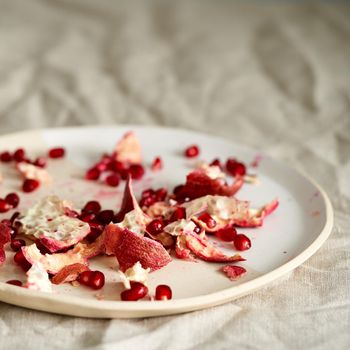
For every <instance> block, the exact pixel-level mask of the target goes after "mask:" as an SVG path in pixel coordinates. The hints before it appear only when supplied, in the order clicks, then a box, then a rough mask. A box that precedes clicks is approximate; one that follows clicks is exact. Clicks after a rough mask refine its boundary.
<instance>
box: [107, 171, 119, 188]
mask: <svg viewBox="0 0 350 350" xmlns="http://www.w3.org/2000/svg"><path fill="white" fill-rule="evenodd" d="M105 181H106V184H107V185H108V186H111V187H117V186H118V185H119V176H118V175H117V174H111V175H108V176H107V177H106V180H105Z"/></svg>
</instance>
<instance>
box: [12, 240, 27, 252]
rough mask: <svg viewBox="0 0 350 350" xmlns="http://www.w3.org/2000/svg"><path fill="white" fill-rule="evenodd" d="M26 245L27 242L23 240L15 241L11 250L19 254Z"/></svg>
mask: <svg viewBox="0 0 350 350" xmlns="http://www.w3.org/2000/svg"><path fill="white" fill-rule="evenodd" d="M25 245H26V241H25V240H23V239H13V240H12V241H11V249H12V250H13V251H14V252H18V251H19V250H20V249H21V248H22V247H24V246H25Z"/></svg>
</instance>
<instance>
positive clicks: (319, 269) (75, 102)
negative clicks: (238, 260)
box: [0, 0, 350, 350]
mask: <svg viewBox="0 0 350 350" xmlns="http://www.w3.org/2000/svg"><path fill="white" fill-rule="evenodd" d="M349 18H350V4H349V3H347V2H346V1H339V2H337V1H328V2H326V1H324V2H319V3H316V2H313V3H305V2H300V1H289V2H288V1H264V2H263V1H257V0H256V1H252V0H251V1H240V2H236V1H178V0H176V1H143V2H138V3H136V2H133V1H120V2H118V1H113V0H110V1H107V0H98V1H97V0H96V1H92V0H80V1H75V0H51V1H39V0H30V1H29V0H27V1H19V0H7V1H6V0H5V1H3V0H0V133H1V134H4V133H8V132H12V131H15V130H21V129H28V128H39V127H40V128H41V127H52V126H65V125H83V124H95V123H96V124H97V123H98V124H104V123H139V124H160V125H167V126H181V127H184V128H189V129H197V130H200V131H205V132H209V133H212V134H216V135H221V136H223V137H226V138H229V139H232V140H234V141H235V142H242V143H244V144H247V145H250V146H255V147H258V148H260V149H263V150H264V151H266V152H268V153H270V154H271V155H273V156H275V157H277V158H280V159H284V160H287V161H288V162H289V163H290V164H292V165H294V166H295V167H298V168H301V169H303V170H304V171H306V172H307V173H309V174H310V175H311V176H312V177H314V178H315V179H316V180H317V181H318V182H319V183H320V184H321V185H322V186H323V187H324V188H325V190H326V191H327V192H328V194H329V195H330V197H331V200H332V203H333V205H334V208H335V227H334V229H333V232H332V234H331V237H330V238H329V239H328V241H327V242H326V243H325V244H324V246H323V247H322V248H321V249H320V250H319V252H318V253H317V254H315V255H314V256H313V257H312V258H311V259H309V260H308V261H307V262H306V263H305V264H303V265H302V266H301V267H299V268H297V269H296V270H295V271H293V272H292V273H290V274H289V275H288V276H286V277H285V278H284V279H283V280H280V281H278V282H276V283H274V284H273V285H271V286H269V287H268V288H265V289H262V290H260V291H257V292H255V293H253V294H251V295H249V296H246V297H244V298H240V299H239V300H236V301H234V302H231V303H228V304H226V305H223V306H219V307H215V308H212V309H208V310H204V311H199V312H194V313H189V314H184V315H180V316H173V317H164V318H153V319H140V320H92V319H79V318H74V317H64V316H57V315H51V314H46V313H41V312H36V311H30V310H25V309H21V308H18V307H14V306H10V305H7V304H3V303H0V348H1V349H4V350H5V349H16V348H17V349H20V348H24V347H25V348H26V349H36V350H38V349H62V348H69V349H80V348H85V349H87V348H92V349H235V348H240V349H349V348H350V316H349V315H350V273H349V270H350V249H349V248H350V236H349V231H350V214H349V213H350V186H349V181H350V44H349V43H350V20H349Z"/></svg>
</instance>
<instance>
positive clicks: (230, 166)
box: [226, 158, 246, 176]
mask: <svg viewBox="0 0 350 350" xmlns="http://www.w3.org/2000/svg"><path fill="white" fill-rule="evenodd" d="M226 170H227V171H228V172H229V173H230V174H231V175H232V176H244V175H245V173H246V167H245V165H244V164H243V163H240V162H237V161H236V159H234V158H229V159H228V160H227V162H226Z"/></svg>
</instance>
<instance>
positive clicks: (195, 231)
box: [193, 225, 202, 235]
mask: <svg viewBox="0 0 350 350" xmlns="http://www.w3.org/2000/svg"><path fill="white" fill-rule="evenodd" d="M193 232H194V233H197V234H198V235H199V234H200V233H201V232H202V229H201V228H200V227H199V226H198V225H196V227H195V228H194V229H193Z"/></svg>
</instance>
